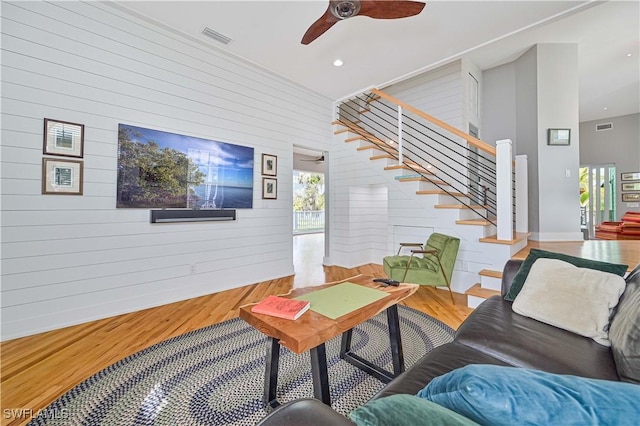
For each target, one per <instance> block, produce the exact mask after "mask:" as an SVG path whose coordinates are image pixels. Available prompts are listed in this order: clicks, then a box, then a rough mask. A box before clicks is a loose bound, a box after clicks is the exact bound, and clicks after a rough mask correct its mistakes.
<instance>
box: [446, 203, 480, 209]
mask: <svg viewBox="0 0 640 426" xmlns="http://www.w3.org/2000/svg"><path fill="white" fill-rule="evenodd" d="M434 207H435V208H436V209H478V210H482V209H484V208H485V206H478V205H475V204H472V205H466V204H436V205H435V206H434Z"/></svg>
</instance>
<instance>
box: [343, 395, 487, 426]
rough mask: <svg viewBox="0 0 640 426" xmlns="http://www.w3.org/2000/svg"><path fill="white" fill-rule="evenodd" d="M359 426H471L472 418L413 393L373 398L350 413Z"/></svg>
mask: <svg viewBox="0 0 640 426" xmlns="http://www.w3.org/2000/svg"><path fill="white" fill-rule="evenodd" d="M349 418H350V419H351V420H352V421H353V422H355V423H356V424H357V425H358V426H397V425H419V424H425V419H428V422H429V425H431V426H474V425H477V423H475V422H474V421H472V420H470V419H467V418H466V417H464V416H461V415H460V414H458V413H456V412H454V411H451V410H449V409H447V408H445V407H442V406H441V405H438V404H436V403H434V402H431V401H428V400H426V399H423V398H418V397H417V396H415V395H402V394H400V395H392V396H388V397H386V398H380V399H374V400H373V401H369V402H367V403H366V404H365V405H363V406H362V407H359V408H356V409H355V410H353V411H352V412H351V413H349Z"/></svg>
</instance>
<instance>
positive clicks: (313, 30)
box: [300, 7, 338, 44]
mask: <svg viewBox="0 0 640 426" xmlns="http://www.w3.org/2000/svg"><path fill="white" fill-rule="evenodd" d="M336 22H338V18H336V17H335V16H333V14H332V13H331V10H330V7H328V8H327V10H326V12H324V15H322V16H321V17H320V18H319V19H318V20H317V21H316V22H314V23H313V24H311V26H310V27H309V29H308V30H307V32H306V33H304V36H302V41H301V42H300V43H302V44H309V43H311V42H312V41H313V40H315V39H317V38H318V37H320V36H321V35H322V34H324V33H325V32H326V31H327V30H328V29H329V28H331V27H333V26H334V25H335V23H336Z"/></svg>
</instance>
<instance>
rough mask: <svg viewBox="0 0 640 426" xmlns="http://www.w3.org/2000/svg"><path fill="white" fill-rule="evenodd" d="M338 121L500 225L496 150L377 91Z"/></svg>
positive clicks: (347, 107)
mask: <svg viewBox="0 0 640 426" xmlns="http://www.w3.org/2000/svg"><path fill="white" fill-rule="evenodd" d="M339 119H340V120H341V121H342V122H343V124H345V125H346V126H348V127H350V128H351V130H352V131H353V132H354V133H357V134H359V135H360V136H362V137H363V138H365V139H366V140H367V141H369V142H370V143H372V144H374V145H376V147H377V148H378V149H380V150H382V151H384V152H386V153H387V154H388V156H389V157H390V158H393V159H395V160H397V161H398V164H400V165H403V167H404V168H405V169H408V170H410V171H411V172H412V173H413V174H415V175H416V176H420V177H422V178H424V179H426V180H427V181H429V182H431V183H432V184H433V185H434V186H436V187H437V188H439V189H441V190H442V191H444V192H445V193H447V194H448V195H450V196H451V197H453V198H454V199H455V200H457V201H458V202H460V203H461V204H465V205H468V206H469V208H470V209H471V210H473V211H474V212H475V213H476V214H477V215H478V216H480V217H482V218H484V219H486V220H487V221H489V222H490V223H493V224H494V225H495V224H496V219H495V218H496V216H497V201H496V200H497V194H496V160H495V153H496V151H495V148H494V147H492V146H490V145H487V144H486V143H484V142H482V141H480V140H479V139H477V138H474V137H473V136H470V135H468V134H466V133H464V132H461V131H460V130H458V129H455V128H453V127H452V126H449V125H448V124H446V123H444V122H442V121H440V120H438V119H435V118H434V117H431V116H429V115H427V114H425V113H423V112H421V111H419V110H417V109H415V108H413V107H411V106H409V105H407V104H404V103H402V102H400V101H398V100H396V99H394V98H392V97H391V96H389V95H387V94H385V93H383V92H380V91H377V90H373V91H372V93H366V94H362V95H359V96H356V97H354V98H352V99H351V100H349V101H347V102H345V103H343V104H342V105H340V108H339Z"/></svg>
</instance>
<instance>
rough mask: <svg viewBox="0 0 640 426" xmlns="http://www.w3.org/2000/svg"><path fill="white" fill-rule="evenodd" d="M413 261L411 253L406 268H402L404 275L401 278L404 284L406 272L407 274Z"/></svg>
mask: <svg viewBox="0 0 640 426" xmlns="http://www.w3.org/2000/svg"><path fill="white" fill-rule="evenodd" d="M412 260H413V253H411V257H409V261H408V262H407V267H406V268H404V275H403V276H402V282H405V279H406V278H407V272H409V266H410V265H411V261H412Z"/></svg>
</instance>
